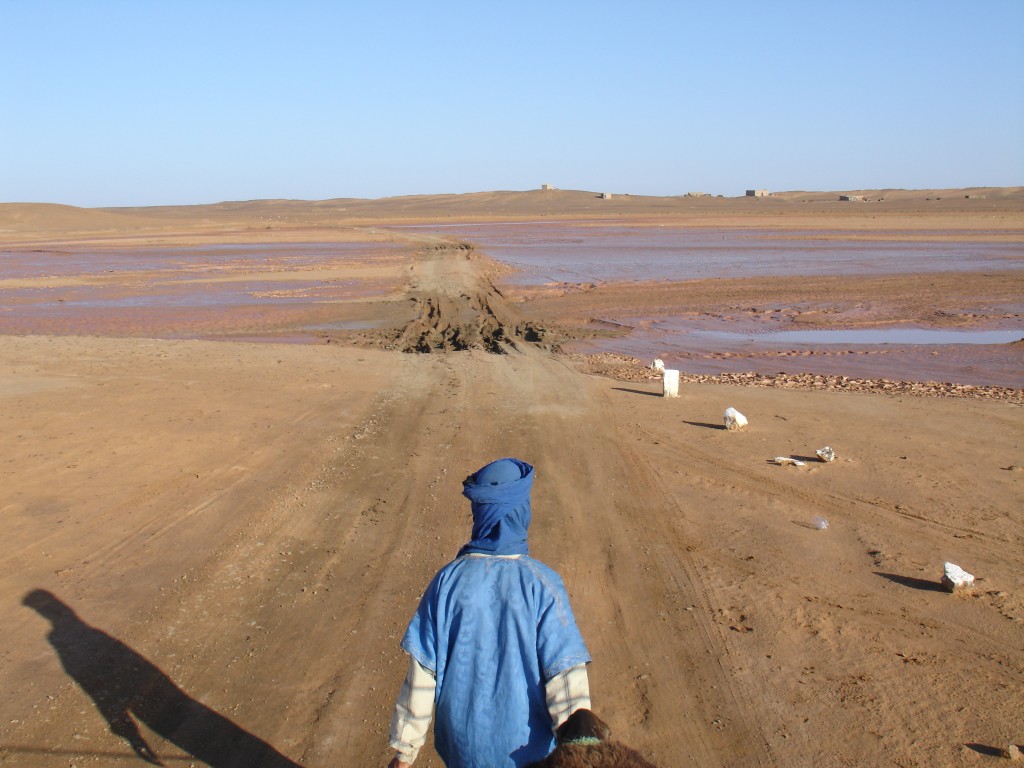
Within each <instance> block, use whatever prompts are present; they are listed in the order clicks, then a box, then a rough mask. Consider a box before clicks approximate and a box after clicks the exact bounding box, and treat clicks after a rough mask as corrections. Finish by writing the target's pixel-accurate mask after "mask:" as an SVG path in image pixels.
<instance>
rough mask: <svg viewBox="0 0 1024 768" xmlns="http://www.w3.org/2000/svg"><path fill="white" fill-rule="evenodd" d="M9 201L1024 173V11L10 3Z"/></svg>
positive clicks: (664, 189)
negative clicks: (543, 184) (546, 184)
mask: <svg viewBox="0 0 1024 768" xmlns="http://www.w3.org/2000/svg"><path fill="white" fill-rule="evenodd" d="M0 43H2V44H0V71H2V72H3V75H2V76H0V202H16V201H17V202H28V201H32V202H55V203H67V204H70V205H81V206H116V205H160V204H187V203H208V202H217V201H221V200H246V199H256V198H300V199H325V198H334V197H385V196H393V195H412V194H432V193H442V192H473V191H483V190H496V189H533V188H536V187H538V186H540V184H542V183H548V184H553V185H555V186H557V187H560V188H563V189H587V190H593V191H608V192H616V193H631V194H650V195H666V194H682V193H685V192H688V191H705V192H710V193H713V194H725V195H735V194H742V193H743V190H744V189H746V188H750V187H763V188H768V189H772V190H795V189H802V190H836V189H856V188H876V187H902V188H925V187H962V186H988V185H999V186H1008V185H1021V184H1024V2H1022V1H1021V0H964V2H949V1H946V0H929V1H928V2H924V0H921V1H920V2H918V1H917V0H887V1H886V2H875V0H857V1H856V2H838V1H837V2H833V1H832V0H814V1H813V2H786V1H785V0H774V1H773V2H766V1H765V0H750V1H746V0H743V1H741V0H722V1H720V2H715V3H711V2H685V1H684V0H676V1H674V2H644V1H643V0H633V1H632V2H626V1H625V0H622V1H621V2H602V1H601V0H594V1H593V2H571V1H569V0H565V1H563V2H558V0H547V1H546V2H531V1H530V0H520V1H518V2H508V1H504V2H502V1H489V0H476V1H475V2H445V1H444V0H434V1H433V2H411V1H409V2H398V1H394V2H389V1H388V0H378V1H377V2H313V1H311V0H290V1H289V2H260V1H259V0H249V1H248V2H229V1H227V0H224V1H222V2H217V0H202V1H201V2H193V1H192V0H173V2H172V1H168V2H161V1H159V0H152V1H149V2H140V1H139V0H132V1H131V2H103V1H102V0H95V1H93V2H86V1H85V0H76V1H74V2H72V1H70V0H69V1H67V2H49V1H48V0H32V2H27V1H26V0H0Z"/></svg>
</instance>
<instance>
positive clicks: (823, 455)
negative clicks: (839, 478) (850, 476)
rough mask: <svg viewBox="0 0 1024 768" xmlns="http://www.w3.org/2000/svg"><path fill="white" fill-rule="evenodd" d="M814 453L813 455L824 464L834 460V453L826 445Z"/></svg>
mask: <svg viewBox="0 0 1024 768" xmlns="http://www.w3.org/2000/svg"><path fill="white" fill-rule="evenodd" d="M814 453H815V455H817V457H818V458H819V459H821V460H822V461H824V462H826V463H827V462H830V461H835V460H836V452H835V451H833V450H832V448H830V447H829V446H827V445H826V446H825V447H824V448H819V449H818V450H816V451H815V452H814Z"/></svg>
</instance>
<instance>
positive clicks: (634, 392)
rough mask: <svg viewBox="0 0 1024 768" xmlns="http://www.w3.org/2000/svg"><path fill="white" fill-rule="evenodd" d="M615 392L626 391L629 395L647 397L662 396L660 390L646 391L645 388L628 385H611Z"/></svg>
mask: <svg viewBox="0 0 1024 768" xmlns="http://www.w3.org/2000/svg"><path fill="white" fill-rule="evenodd" d="M612 389H613V390H615V391H616V392H627V393H629V394H631V395H647V396H648V397H662V393H661V392H648V391H647V390H645V389H630V388H629V387H612Z"/></svg>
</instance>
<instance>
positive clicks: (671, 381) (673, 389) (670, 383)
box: [661, 368, 679, 397]
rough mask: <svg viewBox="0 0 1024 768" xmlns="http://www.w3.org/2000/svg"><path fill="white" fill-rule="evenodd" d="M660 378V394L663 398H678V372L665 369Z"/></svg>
mask: <svg viewBox="0 0 1024 768" xmlns="http://www.w3.org/2000/svg"><path fill="white" fill-rule="evenodd" d="M661 376H662V379H661V384H662V394H663V395H664V396H665V397H679V371H674V370H672V369H670V368H666V369H665V370H664V371H662V374H661Z"/></svg>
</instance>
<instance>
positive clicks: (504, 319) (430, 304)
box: [396, 290, 550, 354]
mask: <svg viewBox="0 0 1024 768" xmlns="http://www.w3.org/2000/svg"><path fill="white" fill-rule="evenodd" d="M413 302H414V303H415V305H416V307H417V310H418V317H417V318H416V319H415V320H413V321H412V322H411V323H409V324H408V325H406V326H405V328H403V329H402V332H401V335H400V336H399V338H398V339H397V342H396V346H397V347H398V348H399V349H400V350H401V351H403V352H449V351H461V350H466V349H485V350H486V351H488V352H492V353H495V354H505V353H506V352H507V351H508V350H509V349H515V350H517V349H519V343H520V342H527V343H530V344H537V345H541V346H550V345H545V342H544V339H545V336H547V335H548V334H547V332H546V330H545V329H544V328H540V327H538V326H536V325H534V324H532V323H526V322H517V321H516V318H513V317H510V316H509V314H508V312H507V311H505V307H503V306H502V302H503V300H502V299H501V294H500V293H498V292H497V291H496V290H494V291H493V292H490V293H482V294H474V295H467V294H462V295H460V296H458V297H456V298H452V297H450V296H441V295H424V296H416V297H413Z"/></svg>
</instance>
